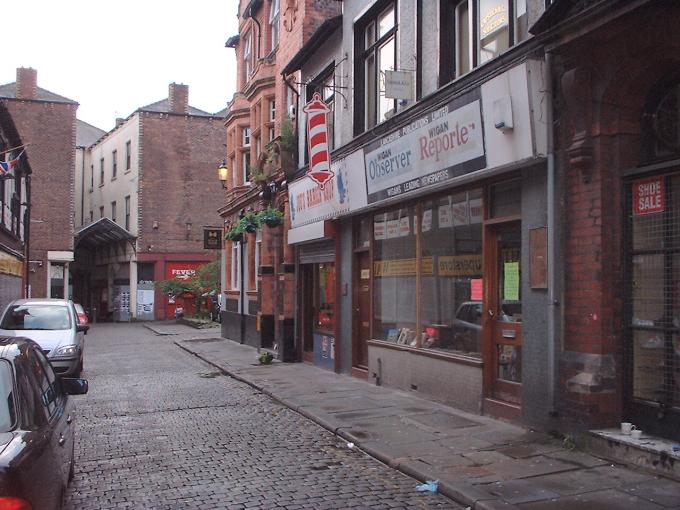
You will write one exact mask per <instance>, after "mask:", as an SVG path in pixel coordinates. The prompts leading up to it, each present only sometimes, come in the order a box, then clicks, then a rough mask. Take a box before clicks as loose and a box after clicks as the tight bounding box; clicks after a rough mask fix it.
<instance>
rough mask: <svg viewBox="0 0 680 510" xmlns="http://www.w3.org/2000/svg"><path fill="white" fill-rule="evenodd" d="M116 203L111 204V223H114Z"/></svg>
mask: <svg viewBox="0 0 680 510" xmlns="http://www.w3.org/2000/svg"><path fill="white" fill-rule="evenodd" d="M116 217H117V214H116V201H115V200H114V201H113V202H111V221H114V222H115V221H116Z"/></svg>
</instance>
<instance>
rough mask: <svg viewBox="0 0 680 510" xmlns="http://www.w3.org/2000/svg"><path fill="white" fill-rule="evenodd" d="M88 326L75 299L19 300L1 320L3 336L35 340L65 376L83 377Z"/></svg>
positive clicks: (13, 303)
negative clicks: (77, 307)
mask: <svg viewBox="0 0 680 510" xmlns="http://www.w3.org/2000/svg"><path fill="white" fill-rule="evenodd" d="M88 329H89V326H88V325H85V324H80V323H79V322H78V318H77V315H76V310H75V308H74V306H73V302H72V301H70V300H66V299H17V300H15V301H12V302H11V303H10V304H9V305H8V306H7V308H6V309H5V312H4V314H3V315H2V319H0V336H11V337H16V336H25V337H28V338H30V339H31V340H33V341H35V342H36V343H37V344H38V345H39V346H40V348H41V349H42V351H43V352H44V353H45V355H46V356H47V359H49V360H50V363H51V364H52V367H53V369H54V371H55V372H56V373H57V374H59V375H62V376H65V377H79V376H80V373H81V372H82V371H83V352H84V350H85V333H87V330H88Z"/></svg>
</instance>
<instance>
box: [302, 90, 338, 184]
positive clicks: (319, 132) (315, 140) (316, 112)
mask: <svg viewBox="0 0 680 510" xmlns="http://www.w3.org/2000/svg"><path fill="white" fill-rule="evenodd" d="M302 110H303V111H304V112H305V113H306V114H307V144H308V145H309V170H308V171H307V175H309V177H310V178H311V179H312V180H313V181H314V182H316V183H317V184H318V185H319V187H320V188H321V189H323V188H324V185H325V184H326V181H328V180H329V179H331V178H332V177H333V171H332V170H331V156H330V152H329V150H328V129H327V122H326V115H327V114H328V113H330V111H331V110H330V108H328V105H327V104H326V103H325V102H323V101H322V99H321V95H320V94H319V93H318V92H315V93H314V95H313V96H312V100H311V101H310V102H309V103H307V104H306V105H305V107H304V108H303V109H302Z"/></svg>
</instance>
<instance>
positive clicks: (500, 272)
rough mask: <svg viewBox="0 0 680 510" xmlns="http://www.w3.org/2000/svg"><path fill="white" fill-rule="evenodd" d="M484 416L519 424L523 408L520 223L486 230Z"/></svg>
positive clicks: (496, 226) (491, 227)
mask: <svg viewBox="0 0 680 510" xmlns="http://www.w3.org/2000/svg"><path fill="white" fill-rule="evenodd" d="M486 247H487V253H486V257H487V265H486V267H487V268H488V273H487V278H488V282H487V287H486V300H485V304H486V307H485V312H486V314H487V318H488V325H489V333H488V334H487V338H488V340H487V348H486V351H485V364H484V367H485V368H484V370H485V382H486V391H485V393H486V399H485V412H489V413H490V414H493V415H496V416H501V417H504V418H508V419H513V420H517V419H519V418H520V415H521V404H522V397H521V394H522V295H521V292H522V285H521V283H522V273H521V266H522V265H521V223H520V222H518V221H517V222H512V223H510V224H500V225H493V226H489V227H487V232H486Z"/></svg>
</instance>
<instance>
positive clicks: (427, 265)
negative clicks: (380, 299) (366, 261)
mask: <svg viewBox="0 0 680 510" xmlns="http://www.w3.org/2000/svg"><path fill="white" fill-rule="evenodd" d="M416 262H417V259H394V260H377V261H375V262H374V263H373V274H374V275H375V277H376V278H380V277H384V276H415V275H416ZM421 269H422V274H424V275H431V274H432V257H425V258H423V259H422V266H421Z"/></svg>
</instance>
